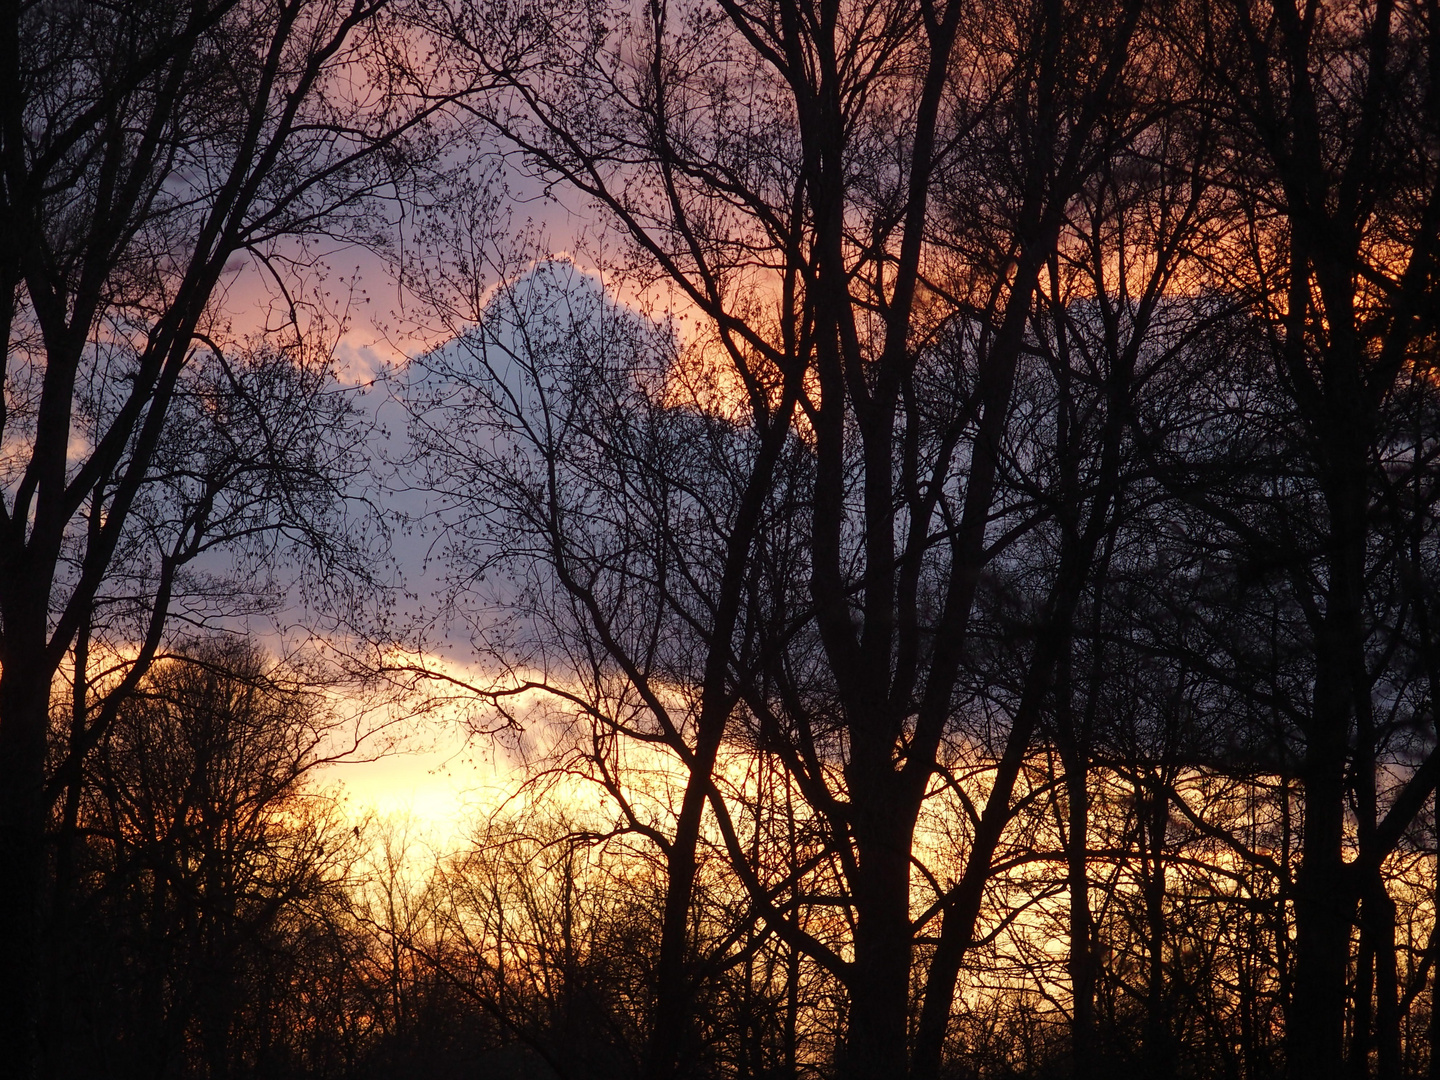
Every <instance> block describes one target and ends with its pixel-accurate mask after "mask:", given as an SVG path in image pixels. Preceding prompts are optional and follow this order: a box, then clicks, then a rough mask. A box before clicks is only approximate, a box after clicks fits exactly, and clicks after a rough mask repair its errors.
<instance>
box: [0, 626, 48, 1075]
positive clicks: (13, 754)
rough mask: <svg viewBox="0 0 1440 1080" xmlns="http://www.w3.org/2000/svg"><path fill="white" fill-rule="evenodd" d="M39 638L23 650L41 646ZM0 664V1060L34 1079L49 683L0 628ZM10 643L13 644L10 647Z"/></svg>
mask: <svg viewBox="0 0 1440 1080" xmlns="http://www.w3.org/2000/svg"><path fill="white" fill-rule="evenodd" d="M43 625H44V624H43V623H42V624H41V630H42V632H41V633H39V634H36V635H35V637H34V638H32V639H31V641H30V643H29V644H37V643H43V641H44V634H43ZM6 630H7V633H6V635H5V640H6V643H7V644H10V645H11V648H10V649H7V650H6V655H5V656H4V657H3V660H0V875H3V878H4V882H5V884H4V886H3V887H0V927H3V928H4V929H3V933H4V937H5V943H4V947H3V948H0V1055H3V1060H4V1061H5V1063H6V1066H5V1067H6V1070H7V1071H8V1073H9V1075H11V1076H13V1077H15V1078H16V1080H32V1078H33V1077H36V1076H38V1075H39V1073H40V1066H41V1061H40V1049H41V1048H40V1020H41V1016H40V1012H41V1003H42V1000H43V994H42V979H41V959H42V956H43V952H42V947H43V946H42V934H43V929H44V918H43V911H44V894H45V877H46V873H45V863H46V854H45V820H46V813H45V790H44V785H45V742H46V731H47V725H48V720H49V710H48V704H49V690H50V682H49V679H48V678H45V677H43V676H42V673H43V672H44V671H45V667H44V663H43V660H42V658H41V655H40V654H41V651H42V650H41V649H40V648H38V647H27V644H26V637H27V636H28V635H22V634H19V633H16V632H14V630H13V629H12V627H10V626H7V627H6ZM12 643H13V644H12Z"/></svg>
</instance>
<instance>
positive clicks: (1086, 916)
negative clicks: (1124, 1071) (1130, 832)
mask: <svg viewBox="0 0 1440 1080" xmlns="http://www.w3.org/2000/svg"><path fill="white" fill-rule="evenodd" d="M1088 776H1089V773H1088V769H1087V768H1086V761H1085V759H1084V757H1083V756H1080V757H1078V760H1075V761H1073V762H1069V763H1066V765H1065V794H1066V803H1067V805H1066V817H1067V822H1066V825H1067V830H1068V836H1067V841H1068V843H1067V844H1066V851H1065V863H1066V886H1067V888H1068V890H1069V893H1070V911H1069V917H1070V926H1069V930H1070V956H1069V960H1068V967H1069V970H1070V999H1071V1016H1070V1038H1071V1054H1072V1056H1073V1058H1074V1076H1075V1078H1076V1080H1089V1078H1090V1076H1091V1075H1092V1073H1093V1072H1094V1064H1095V1062H1094V1057H1095V959H1094V956H1095V954H1094V949H1093V948H1092V946H1091V941H1090V877H1089V872H1088V870H1089V862H1088V855H1089V833H1090V794H1089V791H1088V790H1087V780H1088Z"/></svg>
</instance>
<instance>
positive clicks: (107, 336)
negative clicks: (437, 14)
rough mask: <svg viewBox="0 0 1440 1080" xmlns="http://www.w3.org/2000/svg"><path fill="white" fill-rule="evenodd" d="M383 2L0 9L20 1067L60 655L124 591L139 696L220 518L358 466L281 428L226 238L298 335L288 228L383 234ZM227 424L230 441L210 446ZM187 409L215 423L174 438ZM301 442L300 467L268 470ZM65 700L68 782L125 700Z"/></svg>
mask: <svg viewBox="0 0 1440 1080" xmlns="http://www.w3.org/2000/svg"><path fill="white" fill-rule="evenodd" d="M390 18H391V16H390V13H389V9H388V6H387V5H386V4H385V3H383V2H377V3H364V2H357V3H353V4H328V3H318V2H311V0H293V2H290V3H282V4H261V3H250V2H247V0H218V2H216V3H205V2H202V3H195V4H190V5H185V6H180V7H176V6H174V5H170V4H164V3H146V2H141V3H133V4H123V5H120V6H115V5H103V4H92V3H79V4H68V3H49V2H44V3H34V4H27V3H16V4H12V5H9V6H8V7H7V8H6V10H5V13H4V16H3V19H0V69H3V75H0V79H3V90H0V101H3V106H0V110H3V116H0V177H3V179H0V222H3V224H0V279H3V280H0V288H3V295H4V297H5V299H4V301H3V305H0V324H3V332H4V339H5V354H4V356H5V359H4V369H3V393H4V407H3V412H0V428H3V430H0V434H3V441H4V446H5V452H4V462H3V470H4V481H3V483H4V506H3V511H0V665H3V670H0V789H3V793H4V794H3V796H0V836H3V839H0V861H3V862H4V864H5V865H6V867H7V868H8V873H9V881H10V885H9V887H7V888H6V889H5V890H4V899H3V901H0V921H3V924H4V930H3V934H4V941H5V945H4V948H0V957H3V960H0V986H3V991H0V995H3V996H0V1049H3V1053H4V1054H5V1056H6V1059H7V1061H8V1062H9V1063H10V1066H11V1067H12V1068H14V1069H16V1070H17V1074H18V1075H22V1076H29V1075H31V1074H33V1072H34V1071H35V1069H36V1067H37V1065H36V1060H37V1059H36V1053H37V1051H36V1041H35V1030H36V1022H37V1008H38V1002H39V1001H40V998H41V995H40V994H39V993H38V992H37V991H38V983H37V974H38V971H39V952H38V950H39V948H40V942H41V940H42V937H43V935H42V933H41V930H42V926H43V922H42V917H41V908H42V896H43V890H42V881H43V879H44V876H45V863H46V852H45V846H44V837H45V830H46V823H47V820H48V817H49V808H50V806H51V805H52V802H53V800H55V799H57V798H60V797H61V795H62V791H63V787H64V783H63V782H62V783H60V784H58V785H56V784H50V783H49V778H48V777H47V770H46V741H47V737H48V729H49V716H50V707H51V703H52V702H51V697H52V693H53V691H54V688H55V677H56V673H57V672H58V671H60V669H61V667H62V665H65V664H66V663H67V656H68V657H69V660H70V661H73V664H74V666H75V669H76V670H77V671H78V672H79V673H80V677H79V678H77V679H76V684H77V685H83V684H84V683H85V682H86V675H85V673H86V671H87V670H88V669H87V664H88V663H90V662H91V661H92V660H96V659H97V652H98V650H97V648H96V644H95V641H94V640H93V639H94V636H95V633H96V631H97V630H98V629H99V628H101V627H104V626H107V625H113V626H114V627H115V629H116V630H117V631H118V630H119V629H120V622H121V621H122V620H120V619H119V617H118V616H117V614H116V610H117V608H128V617H127V618H125V619H124V620H123V621H124V624H125V625H124V631H123V634H117V636H116V637H115V638H114V639H113V640H112V641H111V642H110V643H109V647H110V648H112V649H113V650H114V655H113V657H112V656H107V657H105V658H104V659H103V660H100V661H99V662H101V663H104V664H110V663H112V662H113V663H118V664H119V665H120V668H121V669H122V671H123V674H120V675H118V676H117V677H116V678H114V679H112V680H111V681H110V683H109V686H108V689H109V690H111V691H113V692H114V693H116V694H119V695H121V696H123V695H125V694H127V693H129V692H130V691H132V690H133V689H134V688H135V687H136V686H138V685H139V680H140V679H141V678H142V677H143V675H144V672H145V670H146V668H147V666H148V665H149V663H150V662H151V660H152V659H153V657H154V656H155V654H156V650H157V648H159V646H160V644H161V641H162V638H163V635H164V631H165V627H166V624H167V620H168V618H169V616H170V614H171V605H172V600H173V599H174V598H175V596H176V594H177V592H185V591H186V586H185V581H184V577H185V568H186V567H187V565H191V564H193V563H194V561H195V560H196V559H197V557H198V556H199V555H201V554H202V553H203V552H205V551H206V549H207V547H208V546H209V545H210V544H211V543H212V542H213V541H214V540H215V539H216V538H217V537H223V538H225V539H227V540H238V541H251V542H254V541H256V540H257V537H258V536H259V534H261V533H264V532H269V533H271V535H276V533H277V530H278V529H279V526H280V524H281V523H282V522H284V521H289V522H291V523H292V524H294V525H295V526H296V528H298V529H302V530H304V529H311V530H312V531H311V532H309V534H308V535H306V536H304V537H303V540H304V541H305V542H307V543H308V542H310V541H313V540H316V539H317V538H319V537H320V536H321V535H322V533H323V532H324V531H325V529H326V527H327V526H328V525H329V524H332V523H333V522H328V521H326V520H325V518H324V516H323V514H321V515H319V516H316V517H313V518H311V520H310V521H308V522H307V521H306V518H307V517H311V515H312V513H313V512H314V511H315V510H318V508H319V501H317V500H316V499H315V498H313V497H312V495H313V493H314V491H315V488H314V487H311V489H310V491H311V494H306V493H304V491H303V490H302V489H303V488H305V487H306V486H307V485H318V486H326V485H328V486H329V489H330V491H331V493H332V494H333V493H334V491H336V490H337V488H336V487H335V485H334V483H333V481H334V480H335V471H334V467H335V466H337V465H338V466H339V471H340V473H341V474H342V475H343V474H344V472H345V471H346V470H347V469H348V468H350V467H351V466H350V465H348V464H346V463H343V462H342V461H339V460H336V459H330V460H327V459H326V452H325V451H324V450H323V449H321V448H320V447H318V446H316V445H310V446H305V447H296V446H294V445H293V444H287V439H286V433H285V432H283V431H281V430H279V429H277V428H276V427H274V426H273V425H274V424H275V423H277V422H282V418H281V417H280V416H278V415H274V414H273V413H272V412H271V410H272V409H274V408H275V406H276V405H277V401H278V399H277V398H275V397H274V396H273V395H270V394H268V393H267V392H266V391H265V390H264V389H263V388H262V384H263V382H264V381H265V380H267V379H269V380H272V382H271V386H272V387H273V386H275V385H277V384H276V383H274V382H273V380H275V379H278V380H279V381H280V382H284V381H285V380H287V379H289V380H291V381H292V382H294V381H296V379H298V380H300V381H303V379H304V378H305V376H303V375H297V376H291V375H289V374H286V373H283V371H282V369H283V368H284V366H285V365H284V364H283V363H281V362H280V361H283V360H284V359H285V358H286V354H287V353H288V352H289V351H290V350H292V349H294V348H297V347H303V346H299V345H298V344H297V342H296V340H295V338H294V334H293V333H292V334H291V336H290V337H289V338H288V339H287V338H285V337H284V336H283V335H282V337H281V340H280V342H279V345H280V347H281V349H282V351H281V352H278V353H274V354H272V355H271V357H270V359H269V361H268V362H269V374H268V375H267V374H262V369H263V368H264V367H265V364H264V363H263V362H262V363H259V364H258V365H256V366H253V367H250V370H249V371H248V372H247V373H242V372H241V370H240V368H241V367H242V366H245V365H242V363H241V362H240V361H239V359H238V357H237V355H236V354H237V348H236V344H237V338H238V335H235V334H231V333H229V332H228V330H227V323H226V320H225V317H224V315H223V313H222V312H221V310H220V305H219V304H218V303H217V302H216V299H217V296H218V290H220V288H221V285H222V282H223V281H224V280H225V279H226V274H227V273H228V272H229V270H230V269H231V268H233V267H234V265H235V263H234V260H235V259H236V257H237V256H240V257H241V259H242V260H243V261H246V262H251V263H253V265H255V266H256V267H258V268H260V270H261V272H262V273H264V274H268V275H271V276H272V277H273V281H274V282H275V284H276V286H277V287H278V288H279V290H280V291H281V292H282V293H284V292H285V290H286V289H287V288H288V289H289V290H290V293H289V299H290V301H291V306H290V307H289V308H288V309H287V308H285V307H282V309H281V310H282V312H283V313H285V314H284V319H283V321H284V322H286V323H287V324H290V325H291V327H292V329H294V328H295V323H294V322H293V321H292V320H291V319H290V315H289V312H292V311H294V310H295V308H294V306H293V305H294V304H296V303H300V302H302V301H303V297H302V296H301V290H300V287H299V286H300V282H299V278H298V276H297V274H296V272H295V271H296V269H297V268H298V267H300V266H303V264H304V263H305V261H307V259H308V258H309V257H308V256H307V255H306V249H305V247H304V240H305V238H306V237H314V236H320V235H333V236H341V237H345V238H349V239H353V240H362V241H364V240H369V239H372V238H373V237H374V236H375V235H376V227H377V225H378V224H379V221H378V219H376V218H375V217H374V216H373V214H372V213H371V209H372V207H373V205H374V203H373V197H374V196H376V195H378V194H380V193H382V192H383V191H386V190H391V188H390V185H392V184H394V183H395V182H396V181H398V180H399V179H401V178H402V176H403V174H404V161H405V159H406V154H407V153H408V151H407V150H406V145H407V140H410V138H411V136H412V135H414V134H416V133H418V132H419V131H420V127H419V126H418V125H419V123H420V122H421V120H422V119H423V118H424V116H425V115H426V112H427V110H428V109H430V108H432V106H424V107H412V106H411V105H408V104H406V102H405V100H404V95H403V93H402V91H403V90H404V88H405V83H404V81H403V79H400V78H387V75H389V74H393V73H397V72H399V71H403V70H404V68H403V66H402V65H398V64H394V63H391V61H393V60H396V59H397V54H398V52H399V51H400V50H402V49H403V48H404V47H405V41H406V39H405V37H404V35H403V34H398V33H394V32H392V29H391V25H390ZM361 85H368V86H369V87H370V89H368V90H366V91H365V92H364V93H363V94H361V93H357V92H356V90H357V87H359V86H361ZM197 366H198V367H199V368H203V369H204V370H203V372H201V371H199V370H197ZM304 367H305V365H304V364H301V365H300V369H301V370H303V369H304ZM252 376H253V377H254V378H257V379H259V380H261V382H260V383H257V382H252V381H251V377H252ZM227 387H228V390H227V389H226V388H227ZM317 389H318V387H316V386H314V385H312V386H311V387H310V388H309V389H308V390H306V391H305V394H307V395H309V396H310V397H311V398H312V399H313V398H314V395H315V393H316V390H317ZM214 391H224V394H223V396H224V398H225V400H224V401H221V400H219V399H218V398H214V397H213V392H214ZM187 398H188V399H189V401H190V403H193V404H194V405H195V406H196V408H197V409H198V412H195V413H192V414H191V415H189V416H186V415H185V413H186V412H187V400H186V399H187ZM207 400H208V404H207ZM299 400H300V399H298V398H291V399H290V403H291V405H292V406H293V405H294V404H297V403H298V401H299ZM322 411H323V409H322ZM219 413H224V414H226V416H227V417H228V420H226V419H222V418H221V417H220V416H219V415H218V414H219ZM241 417H243V421H242V422H240V424H239V426H238V427H232V428H229V432H230V434H231V435H232V436H241V437H243V441H242V442H241V443H240V444H239V446H238V449H239V450H240V451H241V460H238V461H236V460H233V459H232V460H231V461H230V462H229V463H221V462H218V461H213V460H211V461H205V460H204V459H205V458H206V457H207V456H208V455H211V454H212V453H213V452H215V451H217V450H218V449H219V447H218V446H216V445H215V443H214V442H212V441H211V440H212V439H215V440H219V441H221V442H223V441H224V439H225V437H226V435H225V431H226V429H227V427H228V426H229V421H238V420H240V418H241ZM197 422H201V423H203V426H204V428H205V430H207V431H210V432H215V434H214V435H213V436H212V435H209V434H207V435H204V436H201V437H200V438H201V441H202V442H204V443H205V444H206V445H204V446H202V447H188V448H187V447H184V440H185V439H186V438H187V437H189V436H191V435H199V432H198V431H197V430H196V428H195V427H194V426H193V425H195V424H196V423H197ZM212 422H213V423H212ZM242 429H243V431H242ZM301 430H302V431H303V430H304V425H303V424H302V425H301ZM309 434H310V435H312V436H313V435H315V434H317V432H316V431H315V430H314V429H313V428H312V429H310V432H309ZM253 440H260V443H259V444H258V445H257V444H256V443H255V442H254V441H253ZM343 441H344V440H343V433H342V444H341V446H340V447H338V448H337V450H336V453H337V454H338V455H339V456H340V457H341V458H343V456H344V454H345V453H346V452H347V450H346V448H345V447H344V445H343ZM182 449H184V450H186V451H196V452H195V453H189V454H188V456H187V454H186V453H182V452H181V450H182ZM297 449H298V450H300V451H301V452H302V453H303V454H305V455H308V461H307V463H306V464H305V465H303V466H302V467H301V468H300V471H299V472H298V473H290V474H289V475H288V476H287V475H286V474H285V472H284V470H283V469H282V470H281V471H280V472H276V471H275V467H276V466H278V465H279V464H280V462H279V459H280V458H281V457H283V456H284V455H286V454H290V453H293V452H295V451H296V450H297ZM197 458H198V459H199V460H197ZM197 467H198V468H199V470H200V471H198V472H192V471H191V470H192V469H195V468H197ZM297 484H298V485H299V487H297V486H295V485H297ZM163 488H168V494H167V495H166V496H165V497H163V498H162V496H161V495H160V494H159V492H160V491H161V489H163ZM167 499H168V502H166V500H167ZM159 502H166V506H165V507H164V509H163V510H161V509H158V508H157V505H158V503H159ZM212 530H213V531H212ZM342 547H343V545H341V547H333V546H332V547H330V549H329V550H330V551H331V552H332V553H338V552H339V551H340V550H341V548H342ZM142 568H143V569H142ZM336 568H337V569H338V566H337V567H336ZM137 571H139V572H138V573H137ZM331 580H332V581H334V582H337V583H338V581H339V580H341V578H339V577H335V578H332V579H331ZM129 587H133V588H134V591H133V592H131V591H129ZM213 588H214V585H213V584H209V585H204V586H201V587H199V588H198V589H192V590H190V595H192V596H196V595H199V594H200V593H205V592H210V591H212V590H213ZM217 599H219V598H217V597H214V596H210V597H207V598H206V604H205V605H204V606H208V607H210V608H211V609H212V610H213V609H214V606H215V601H216V600H217ZM221 606H222V607H223V603H222V604H221ZM95 685H96V684H92V686H91V688H92V689H94V686H95ZM115 700H118V698H117V699H115ZM79 705H80V707H78V708H77V709H76V711H75V718H74V723H75V725H76V727H75V729H74V731H73V733H72V734H73V735H74V743H75V746H74V748H75V751H76V753H75V755H73V756H72V758H71V760H70V762H69V763H68V765H67V766H66V767H65V769H66V776H67V777H68V778H69V779H70V780H73V778H74V777H75V775H76V773H77V769H78V765H79V759H80V758H81V757H83V754H84V751H85V748H86V747H87V746H90V745H93V744H94V743H95V742H96V741H98V739H99V738H100V737H101V735H102V734H103V726H104V724H105V723H106V722H109V720H110V719H111V718H113V716H114V715H115V709H114V708H113V707H106V706H105V705H104V704H103V703H98V702H92V701H88V700H85V699H84V698H82V699H81V701H80V703H79ZM97 725H98V726H97Z"/></svg>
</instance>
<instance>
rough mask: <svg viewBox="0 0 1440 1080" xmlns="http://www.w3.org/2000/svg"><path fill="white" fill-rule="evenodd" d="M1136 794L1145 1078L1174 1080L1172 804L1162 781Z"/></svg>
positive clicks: (1141, 789) (1139, 790) (1157, 781)
mask: <svg viewBox="0 0 1440 1080" xmlns="http://www.w3.org/2000/svg"><path fill="white" fill-rule="evenodd" d="M1135 794H1136V800H1135V801H1136V805H1137V806H1138V807H1139V811H1140V835H1139V840H1140V862H1141V868H1142V872H1141V881H1142V891H1143V898H1144V904H1145V959H1146V969H1147V970H1146V979H1145V1048H1144V1057H1145V1074H1146V1076H1148V1077H1149V1078H1150V1080H1169V1078H1170V1077H1172V1076H1173V1075H1174V1071H1175V1035H1174V1032H1173V1031H1172V1030H1171V1023H1170V988H1169V986H1168V985H1167V984H1166V980H1165V878H1166V868H1165V833H1166V828H1167V826H1168V825H1169V821H1170V798H1169V795H1168V794H1167V793H1166V788H1165V785H1164V784H1163V783H1160V782H1159V780H1158V778H1156V782H1155V783H1153V784H1151V785H1149V790H1146V789H1145V788H1143V787H1142V788H1140V789H1138V790H1137V791H1136V793H1135Z"/></svg>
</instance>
